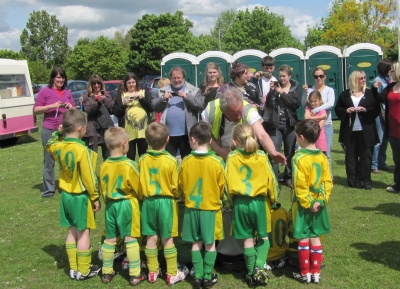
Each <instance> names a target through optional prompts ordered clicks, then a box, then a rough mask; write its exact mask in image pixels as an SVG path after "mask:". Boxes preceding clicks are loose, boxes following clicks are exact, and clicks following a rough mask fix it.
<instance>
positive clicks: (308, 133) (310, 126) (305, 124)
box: [294, 119, 321, 143]
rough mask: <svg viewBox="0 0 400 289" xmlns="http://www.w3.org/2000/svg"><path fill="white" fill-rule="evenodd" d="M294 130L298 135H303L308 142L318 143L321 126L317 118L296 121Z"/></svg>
mask: <svg viewBox="0 0 400 289" xmlns="http://www.w3.org/2000/svg"><path fill="white" fill-rule="evenodd" d="M294 131H295V132H296V134H297V135H299V136H300V135H302V136H303V137H304V138H305V139H306V140H307V141H308V142H310V143H316V142H317V140H318V138H319V134H320V133H321V128H320V127H319V124H318V122H316V121H315V120H313V119H304V120H301V121H299V122H298V123H296V125H295V126H294Z"/></svg>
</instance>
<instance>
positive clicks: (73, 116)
mask: <svg viewBox="0 0 400 289" xmlns="http://www.w3.org/2000/svg"><path fill="white" fill-rule="evenodd" d="M86 124H87V120H86V116H85V114H84V113H83V112H81V111H80V110H78V109H68V110H67V111H66V112H65V113H64V115H63V118H62V125H60V127H59V130H58V131H56V132H54V133H53V136H52V138H51V139H50V140H49V141H48V142H47V144H46V147H47V150H48V151H49V152H50V153H51V154H52V155H53V157H54V159H55V160H58V162H59V164H60V184H59V186H60V189H61V191H62V193H61V200H60V225H61V227H67V228H68V235H67V240H66V242H65V247H66V249H67V256H68V261H69V266H70V271H69V276H70V278H71V279H76V280H85V279H88V278H90V277H94V276H96V275H97V274H98V273H99V271H100V269H101V268H100V267H98V266H95V265H90V263H91V261H92V252H91V249H90V236H89V235H90V229H96V224H95V221H94V212H96V211H98V210H100V202H99V191H98V183H97V178H96V174H95V168H96V160H97V153H95V152H93V151H91V150H90V149H89V148H88V147H86V146H85V143H84V142H83V141H82V140H81V139H82V137H83V136H84V135H85V133H86ZM62 137H63V138H62Z"/></svg>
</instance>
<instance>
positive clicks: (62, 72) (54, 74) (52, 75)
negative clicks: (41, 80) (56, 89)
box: [48, 67, 68, 89]
mask: <svg viewBox="0 0 400 289" xmlns="http://www.w3.org/2000/svg"><path fill="white" fill-rule="evenodd" d="M57 75H60V76H61V77H62V78H64V79H65V80H64V84H63V86H62V87H61V89H65V88H66V87H67V85H68V83H67V82H68V79H67V74H66V73H65V70H64V69H62V68H61V67H54V68H53V70H52V71H51V73H50V80H49V84H48V86H49V87H53V86H54V78H56V77H57Z"/></svg>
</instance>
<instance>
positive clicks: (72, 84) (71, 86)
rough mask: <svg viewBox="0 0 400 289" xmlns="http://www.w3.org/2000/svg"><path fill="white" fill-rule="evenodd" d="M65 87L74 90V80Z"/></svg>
mask: <svg viewBox="0 0 400 289" xmlns="http://www.w3.org/2000/svg"><path fill="white" fill-rule="evenodd" d="M67 88H68V90H70V91H75V90H76V88H75V83H74V82H71V83H70V84H68V86H67Z"/></svg>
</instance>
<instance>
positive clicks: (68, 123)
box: [62, 109, 87, 133]
mask: <svg viewBox="0 0 400 289" xmlns="http://www.w3.org/2000/svg"><path fill="white" fill-rule="evenodd" d="M86 124H87V120H86V115H85V114H84V113H83V112H82V111H80V110H79V109H68V110H67V111H66V112H65V113H64V115H63V118H62V130H63V133H73V132H75V131H76V130H77V129H78V127H79V126H82V127H85V126H86Z"/></svg>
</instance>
